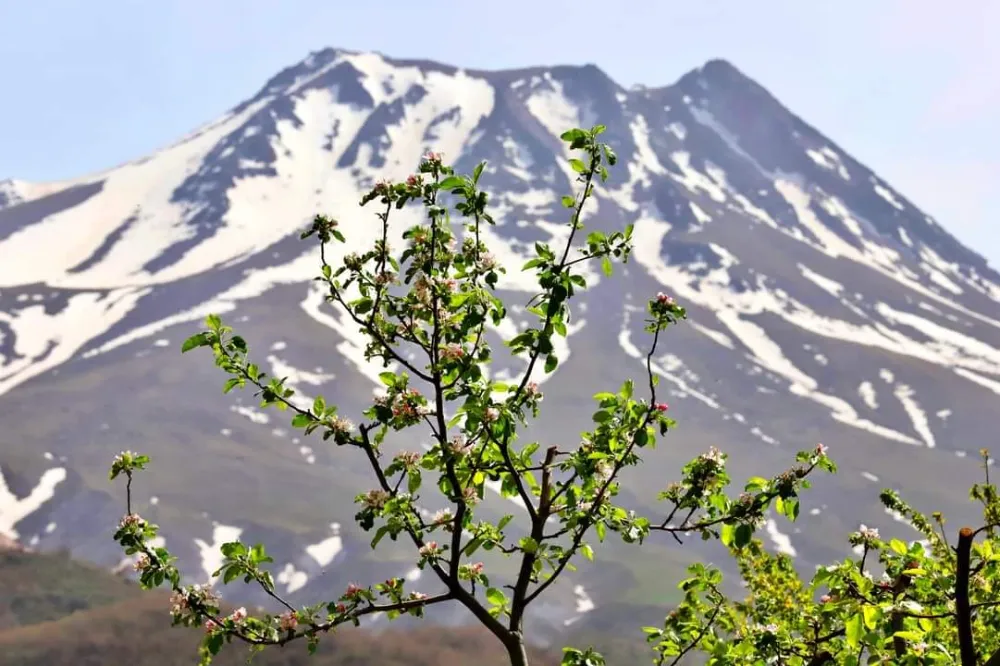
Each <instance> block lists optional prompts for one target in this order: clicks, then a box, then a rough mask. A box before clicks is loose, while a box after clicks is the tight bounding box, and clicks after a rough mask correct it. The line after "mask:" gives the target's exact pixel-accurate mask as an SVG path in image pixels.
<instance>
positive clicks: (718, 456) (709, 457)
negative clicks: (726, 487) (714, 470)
mask: <svg viewBox="0 0 1000 666" xmlns="http://www.w3.org/2000/svg"><path fill="white" fill-rule="evenodd" d="M698 458H699V460H701V461H703V462H706V463H710V464H712V465H715V466H716V467H719V468H722V467H725V465H726V454H724V453H722V452H721V451H719V449H717V448H715V447H714V446H712V447H710V448H709V449H708V453H703V454H701V455H700V456H698Z"/></svg>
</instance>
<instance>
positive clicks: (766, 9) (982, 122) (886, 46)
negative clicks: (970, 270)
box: [0, 0, 1000, 266]
mask: <svg viewBox="0 0 1000 666" xmlns="http://www.w3.org/2000/svg"><path fill="white" fill-rule="evenodd" d="M602 6H603V7H605V8H606V9H604V10H601V7H602ZM640 8H641V9H640ZM998 35H1000V1H997V0H953V1H952V2H942V1H941V0H840V1H838V2H832V1H831V2H827V1H826V0H757V1H756V2H747V1H746V0H685V1H684V2H676V1H675V0H656V1H650V0H642V1H639V0H617V2H616V1H614V0H609V1H608V2H606V3H597V2H593V1H591V0H574V1H563V0H533V1H530V2H529V1H524V0H505V1H504V2H483V1H477V0H471V1H466V2H456V1H454V0H450V1H448V2H445V1H443V0H421V1H418V2H402V1H400V0H369V1H368V2H361V1H356V2H347V1H345V0H270V1H268V0H162V1H160V2H150V1H148V0H133V1H125V0H91V1H90V2H83V1H82V0H0V90H2V91H3V95H2V98H0V99H2V102H0V178H4V177H15V178H24V179H27V180H52V179H59V178H65V177H70V176H78V175H82V174H84V173H86V172H90V171H94V170H98V169H103V168H106V167H109V166H112V165H114V164H116V163H119V162H122V161H126V160H129V159H133V158H136V157H140V156H142V155H144V154H146V153H148V152H150V151H152V150H155V149H156V148H157V147H159V146H162V145H164V144H166V143H169V142H171V141H173V140H174V139H176V138H177V137H178V136H180V135H182V134H185V133H187V132H188V131H190V130H192V129H194V128H195V127H196V126H198V125H200V124H201V123H203V122H206V121H208V120H211V119H213V118H215V117H216V116H218V115H220V114H221V113H223V112H224V111H225V110H226V109H228V108H229V107H231V106H233V105H235V104H236V103H238V102H239V101H241V100H243V99H245V98H247V97H248V96H250V95H251V94H252V93H254V92H255V91H256V90H257V89H258V88H259V87H260V86H261V85H262V84H263V83H264V81H265V80H266V79H267V78H268V77H269V76H271V75H272V74H274V73H276V72H277V71H278V70H279V69H281V68H282V67H285V66H287V65H290V64H292V63H294V62H297V61H298V60H301V59H302V58H304V57H305V56H306V54H307V53H308V52H309V51H312V50H317V49H319V48H322V47H325V46H340V47H344V48H351V49H372V50H377V51H381V52H383V53H386V54H388V55H393V56H402V57H407V56H409V57H425V58H430V59H433V60H440V61H443V62H447V63H450V64H455V65H460V66H465V67H477V68H506V67H517V66H523V65H530V64H564V63H569V64H583V63H588V62H592V63H595V64H597V65H599V66H600V67H602V68H603V69H604V70H605V71H606V72H608V74H610V75H611V76H612V77H613V78H615V79H616V80H617V81H619V82H620V83H622V84H625V85H630V84H632V83H644V84H647V85H660V84H666V83H671V82H673V81H674V80H675V79H676V78H677V77H679V76H680V75H681V74H683V73H684V72H685V71H687V70H689V69H692V68H694V67H697V66H699V65H700V64H702V63H703V62H704V61H705V60H707V59H709V58H712V57H724V58H727V59H729V60H730V61H732V62H733V63H734V64H736V65H737V66H738V67H740V68H741V69H743V70H744V71H745V72H746V73H747V74H749V75H750V76H752V77H753V78H755V79H756V80H757V81H759V82H760V83H762V84H763V85H765V86H766V87H767V88H769V89H770V90H771V91H772V92H773V93H774V94H775V95H776V96H777V97H778V98H779V99H781V100H782V101H784V102H785V103H786V104H787V105H788V106H789V107H791V108H792V110H794V111H796V112H797V113H799V114H800V115H801V116H803V117H804V118H805V119H806V120H807V121H808V122H810V123H812V124H813V125H815V126H817V127H818V128H819V129H820V130H821V131H822V132H824V133H826V134H827V135H828V136H830V137H831V138H833V139H834V140H835V141H837V142H838V143H839V144H840V145H841V146H843V147H845V148H846V149H847V150H849V151H851V152H852V153H853V154H854V155H855V157H857V158H858V159H860V160H861V161H862V162H865V163H867V164H868V165H869V166H871V167H873V168H874V169H875V170H876V171H877V172H878V173H879V174H880V175H882V176H883V177H884V178H886V179H887V180H888V181H889V182H890V183H891V184H892V185H893V186H894V187H896V188H897V189H898V190H900V191H901V192H902V193H903V194H905V195H907V196H908V197H910V198H911V199H913V200H914V201H915V202H916V203H917V204H918V205H920V206H922V207H923V208H924V209H925V210H926V211H927V212H929V213H930V214H932V215H934V216H935V217H937V218H938V219H939V220H940V221H941V222H942V223H943V224H944V225H945V226H946V227H947V228H949V229H950V230H952V231H953V232H954V233H955V234H956V235H957V236H958V237H959V238H961V239H962V240H964V241H965V242H966V243H969V244H971V245H973V246H974V247H975V248H976V249H978V250H979V251H980V252H982V253H983V254H985V255H986V256H987V257H988V258H989V259H990V260H991V263H992V264H993V265H994V266H1000V230H998V229H997V227H996V225H995V224H994V222H995V221H996V215H995V213H994V208H993V203H994V202H993V201H991V200H990V198H991V197H990V195H991V194H992V193H993V192H997V191H1000V75H998V74H997V67H998V66H1000V39H997V36H998Z"/></svg>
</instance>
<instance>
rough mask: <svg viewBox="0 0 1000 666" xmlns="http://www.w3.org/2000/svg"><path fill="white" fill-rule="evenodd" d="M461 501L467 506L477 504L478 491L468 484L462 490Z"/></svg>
mask: <svg viewBox="0 0 1000 666" xmlns="http://www.w3.org/2000/svg"><path fill="white" fill-rule="evenodd" d="M462 501H463V502H465V504H466V505H467V506H470V507H473V506H476V505H477V504H479V492H478V491H477V490H476V489H475V488H473V487H472V486H469V487H467V488H465V489H464V490H463V491H462Z"/></svg>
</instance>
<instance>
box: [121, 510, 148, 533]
mask: <svg viewBox="0 0 1000 666" xmlns="http://www.w3.org/2000/svg"><path fill="white" fill-rule="evenodd" d="M145 525H146V520H145V519H144V518H143V517H142V516H140V515H139V514H137V513H130V514H128V515H127V516H125V517H123V518H122V519H121V521H119V523H118V529H142V528H143V527H144V526H145Z"/></svg>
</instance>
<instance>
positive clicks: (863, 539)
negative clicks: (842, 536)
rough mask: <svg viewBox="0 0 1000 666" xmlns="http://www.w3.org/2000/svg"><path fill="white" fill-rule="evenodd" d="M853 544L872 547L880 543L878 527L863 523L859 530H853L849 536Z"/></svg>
mask: <svg viewBox="0 0 1000 666" xmlns="http://www.w3.org/2000/svg"><path fill="white" fill-rule="evenodd" d="M849 540H850V543H851V545H852V546H867V547H872V546H874V545H876V544H877V543H878V540H879V534H878V529H876V528H874V527H868V526H867V525H862V526H861V527H860V528H858V531H857V532H853V533H852V534H851V536H850V537H849Z"/></svg>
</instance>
